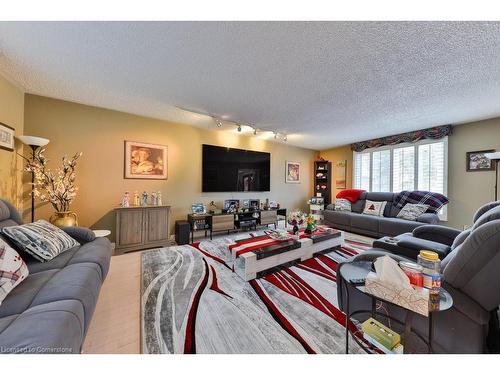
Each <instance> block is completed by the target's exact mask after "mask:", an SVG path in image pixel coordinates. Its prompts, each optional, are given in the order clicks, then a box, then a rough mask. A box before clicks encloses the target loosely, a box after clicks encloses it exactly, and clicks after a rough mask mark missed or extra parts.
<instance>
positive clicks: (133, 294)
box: [83, 251, 141, 354]
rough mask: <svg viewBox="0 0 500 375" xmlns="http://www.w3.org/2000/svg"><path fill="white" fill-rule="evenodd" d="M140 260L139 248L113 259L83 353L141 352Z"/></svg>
mask: <svg viewBox="0 0 500 375" xmlns="http://www.w3.org/2000/svg"><path fill="white" fill-rule="evenodd" d="M140 260H141V252H140V251H138V252H133V253H129V254H124V255H117V256H113V257H112V258H111V266H110V269H109V273H108V276H107V278H106V281H105V282H104V284H103V286H102V288H101V293H100V295H99V300H98V302H97V306H96V310H95V312H94V316H93V318H92V321H91V323H90V327H89V331H88V333H87V338H86V339H85V343H84V344H83V353H86V354H137V353H140V335H141V333H140V293H141V292H140V285H141V261H140Z"/></svg>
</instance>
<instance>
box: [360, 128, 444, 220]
mask: <svg viewBox="0 0 500 375" xmlns="http://www.w3.org/2000/svg"><path fill="white" fill-rule="evenodd" d="M447 157H448V138H447V137H445V138H443V139H440V140H437V141H436V140H423V141H420V142H415V143H411V144H408V143H406V144H399V145H395V146H385V147H378V148H373V149H367V150H365V151H362V152H354V158H353V160H354V176H353V185H354V187H355V188H357V189H364V190H367V191H386V192H398V191H402V190H428V191H433V192H436V193H440V194H443V195H446V194H447V168H448V166H447V162H448V160H447ZM442 211H443V212H441V213H440V217H441V219H442V220H446V209H444V210H442Z"/></svg>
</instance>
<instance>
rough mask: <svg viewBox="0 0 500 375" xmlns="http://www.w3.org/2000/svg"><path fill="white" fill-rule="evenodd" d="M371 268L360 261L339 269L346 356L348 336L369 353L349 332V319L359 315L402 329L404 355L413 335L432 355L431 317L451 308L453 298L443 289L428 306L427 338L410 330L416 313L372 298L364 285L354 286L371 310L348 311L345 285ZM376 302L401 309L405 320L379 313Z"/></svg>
mask: <svg viewBox="0 0 500 375" xmlns="http://www.w3.org/2000/svg"><path fill="white" fill-rule="evenodd" d="M371 268H372V262H371V261H360V262H352V263H346V264H343V265H342V267H341V268H340V277H342V278H343V279H344V282H343V286H344V292H345V297H346V312H347V313H346V323H345V341H346V344H345V350H346V354H348V353H349V335H351V336H352V338H353V339H354V341H356V342H357V343H358V344H359V345H360V346H361V348H362V349H363V350H365V351H366V352H367V353H369V351H368V350H367V348H366V346H365V345H366V344H362V343H361V340H360V339H359V338H358V337H356V336H355V335H354V334H353V333H352V332H351V331H350V330H349V322H350V321H351V318H352V317H354V316H357V315H358V316H361V315H363V314H364V315H365V316H366V315H367V314H369V315H370V316H371V317H372V318H374V319H376V317H377V316H379V317H383V318H386V319H389V320H392V321H394V322H396V323H398V324H399V325H401V326H403V327H404V332H402V335H401V336H402V341H403V350H404V353H412V352H413V350H412V348H411V346H410V335H411V334H414V335H416V336H417V337H418V338H419V339H420V340H421V341H422V342H423V343H424V344H425V345H426V346H427V348H428V352H429V353H432V351H433V350H432V341H433V330H434V325H433V315H434V314H437V313H439V312H441V311H445V310H448V309H449V308H451V307H452V306H453V298H452V297H451V295H450V293H448V292H447V291H446V290H445V289H443V288H442V289H441V292H440V294H439V299H436V301H434V302H435V303H433V304H431V303H430V304H429V316H428V317H427V338H425V337H422V335H420V334H419V333H417V332H416V331H414V330H413V329H412V320H413V317H414V315H415V314H417V313H416V312H413V311H411V310H408V309H405V308H404V307H402V306H399V305H395V304H394V303H392V302H390V301H386V300H384V299H382V298H380V297H377V296H374V295H372V294H369V293H367V292H366V289H365V286H364V285H357V286H354V285H353V284H351V285H352V286H354V287H355V288H356V289H357V290H358V291H360V292H361V293H363V294H366V295H367V296H369V297H370V298H371V310H356V311H352V312H351V311H350V308H349V307H350V306H349V288H348V287H347V284H350V282H349V280H352V279H365V278H366V276H367V275H368V273H369V272H370V271H371ZM377 301H378V302H383V303H385V304H388V305H393V306H398V307H399V308H401V309H404V310H405V312H406V318H405V321H404V322H402V321H399V320H398V319H395V318H394V317H391V316H390V315H389V314H385V313H382V312H380V311H377V308H376V305H377Z"/></svg>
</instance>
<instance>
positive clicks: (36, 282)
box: [0, 270, 58, 318]
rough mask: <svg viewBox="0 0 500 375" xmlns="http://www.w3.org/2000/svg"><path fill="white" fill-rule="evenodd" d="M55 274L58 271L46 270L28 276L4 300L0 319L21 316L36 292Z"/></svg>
mask: <svg viewBox="0 0 500 375" xmlns="http://www.w3.org/2000/svg"><path fill="white" fill-rule="evenodd" d="M57 272H58V270H47V271H45V272H39V273H35V274H33V275H29V276H28V277H27V278H26V279H25V280H24V281H23V282H22V283H21V284H19V285H18V286H17V287H16V288H15V289H14V290H13V291H12V292H10V293H9V295H8V296H7V298H5V299H4V301H3V303H2V305H1V306H0V318H2V317H4V316H8V315H13V314H21V313H22V312H23V311H24V310H26V309H27V308H29V307H30V305H31V302H32V301H33V299H34V298H35V297H36V295H37V294H38V292H39V291H40V290H41V289H42V288H43V287H44V286H45V284H47V282H48V281H49V280H50V279H51V278H52V277H53V276H54V275H55V274H56V273H57Z"/></svg>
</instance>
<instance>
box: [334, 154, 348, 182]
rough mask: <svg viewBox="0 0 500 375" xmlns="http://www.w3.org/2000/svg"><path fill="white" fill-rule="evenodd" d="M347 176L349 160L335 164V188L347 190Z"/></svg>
mask: <svg viewBox="0 0 500 375" xmlns="http://www.w3.org/2000/svg"><path fill="white" fill-rule="evenodd" d="M346 174H347V160H339V161H338V162H336V163H335V188H336V189H345V188H347V186H346Z"/></svg>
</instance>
